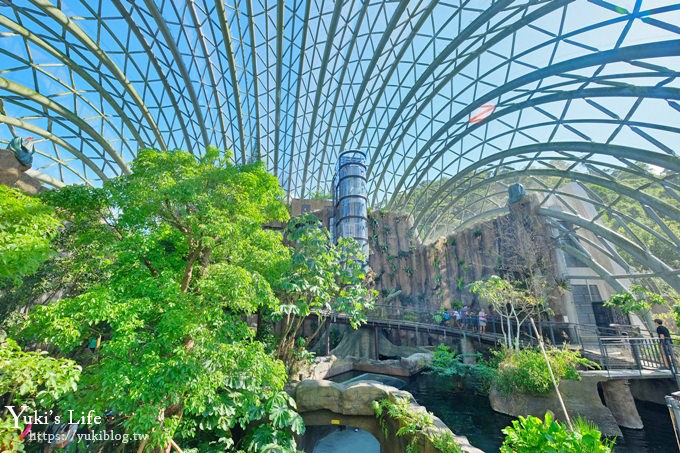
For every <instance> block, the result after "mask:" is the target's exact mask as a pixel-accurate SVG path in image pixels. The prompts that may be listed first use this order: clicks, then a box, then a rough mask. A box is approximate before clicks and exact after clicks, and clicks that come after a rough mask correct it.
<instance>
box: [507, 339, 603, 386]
mask: <svg viewBox="0 0 680 453" xmlns="http://www.w3.org/2000/svg"><path fill="white" fill-rule="evenodd" d="M546 353H547V355H548V360H549V361H550V366H551V367H552V370H553V373H554V374H555V379H557V381H558V383H559V381H560V380H561V379H568V380H574V381H580V380H581V377H580V375H579V374H578V369H579V367H597V364H596V363H595V362H592V361H590V360H588V359H586V358H583V357H581V354H580V353H579V352H578V351H572V350H569V349H566V348H563V349H559V348H550V349H547V350H546ZM496 354H497V359H498V360H499V364H498V371H497V374H496V380H495V382H494V385H495V387H496V388H497V389H498V390H500V391H501V392H502V393H505V394H510V393H511V392H519V393H525V394H529V395H545V394H547V393H550V392H551V391H552V390H553V384H552V380H551V379H550V371H549V370H548V366H547V365H546V363H545V359H544V357H543V354H542V353H541V351H540V350H538V349H522V350H519V351H513V350H510V349H503V350H501V351H498V352H497V353H496Z"/></svg>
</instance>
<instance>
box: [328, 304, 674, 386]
mask: <svg viewBox="0 0 680 453" xmlns="http://www.w3.org/2000/svg"><path fill="white" fill-rule="evenodd" d="M327 314H328V315H330V320H331V322H338V321H340V320H341V318H342V315H340V314H336V313H332V312H331V313H327ZM367 315H368V319H369V324H373V325H375V326H377V327H384V328H392V329H394V328H397V329H398V328H405V327H409V328H414V329H415V330H416V331H418V329H422V330H423V331H433V332H434V331H440V330H441V331H442V332H441V333H444V334H445V335H446V334H447V333H448V334H458V335H463V336H475V335H476V336H479V337H480V341H481V340H482V339H483V340H485V341H486V340H488V341H500V340H501V339H502V338H503V335H504V333H505V334H506V335H507V333H508V332H509V333H510V337H511V339H512V340H513V341H514V339H515V335H516V332H517V323H516V322H513V321H512V320H511V322H510V324H509V326H508V323H507V319H504V320H501V319H500V318H499V317H497V316H494V315H493V314H488V315H487V323H486V329H485V332H484V333H482V332H480V329H479V327H478V326H475V324H472V323H471V324H469V325H465V324H463V323H462V322H457V321H456V320H454V319H449V320H447V321H445V322H444V321H443V320H442V318H441V314H439V313H437V312H433V311H430V310H422V309H405V308H403V307H400V306H392V305H381V304H376V305H375V306H374V308H373V309H372V310H370V311H368V312H367ZM334 318H335V321H333V319H334ZM537 328H538V330H539V333H540V335H541V336H542V337H543V341H544V342H546V343H547V344H553V345H556V346H561V345H567V346H572V347H578V348H579V349H580V350H581V351H582V352H583V354H584V355H585V356H586V357H588V358H590V359H591V360H594V361H596V362H599V365H600V366H601V367H602V369H605V370H609V371H612V370H636V371H638V372H640V373H642V370H670V371H671V372H672V373H673V374H677V373H678V371H680V367H678V364H677V359H676V357H680V355H679V354H678V353H677V352H676V351H675V350H674V347H673V345H671V344H667V343H664V342H663V340H661V339H659V338H650V337H643V333H642V332H641V331H640V329H639V328H638V327H636V326H630V325H610V326H609V327H602V326H597V325H590V324H573V323H564V322H555V321H541V322H539V323H537ZM531 329H532V328H531V324H530V323H528V322H525V323H523V324H522V325H520V326H519V331H520V342H521V343H522V344H523V345H536V344H537V343H538V341H537V338H536V335H535V333H534V332H533V331H532V330H531ZM435 333H437V332H435ZM678 352H680V351H678Z"/></svg>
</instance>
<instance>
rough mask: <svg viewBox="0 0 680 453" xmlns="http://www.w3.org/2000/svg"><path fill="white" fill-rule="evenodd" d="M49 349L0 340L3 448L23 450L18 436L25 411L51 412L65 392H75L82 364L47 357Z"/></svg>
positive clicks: (0, 434) (0, 438)
mask: <svg viewBox="0 0 680 453" xmlns="http://www.w3.org/2000/svg"><path fill="white" fill-rule="evenodd" d="M46 354H47V353H46V352H43V351H41V352H23V351H22V350H21V348H19V346H18V345H17V343H16V342H15V341H14V340H12V339H10V338H5V339H3V340H0V370H2V372H0V397H2V401H3V405H2V407H3V412H2V416H0V450H2V451H3V452H5V451H24V448H23V443H22V442H21V440H20V438H19V434H20V432H21V430H22V429H24V428H25V426H24V423H23V418H22V417H21V414H22V412H25V413H29V414H32V413H33V412H34V411H37V412H38V413H40V414H43V413H48V412H49V410H50V408H51V407H52V406H53V405H54V403H55V401H57V400H58V399H59V398H60V397H61V396H62V395H63V394H65V393H68V392H71V391H75V390H76V388H77V382H78V378H79V377H80V366H78V365H76V363H75V362H74V361H72V360H68V359H55V358H51V357H46V356H45V355H46Z"/></svg>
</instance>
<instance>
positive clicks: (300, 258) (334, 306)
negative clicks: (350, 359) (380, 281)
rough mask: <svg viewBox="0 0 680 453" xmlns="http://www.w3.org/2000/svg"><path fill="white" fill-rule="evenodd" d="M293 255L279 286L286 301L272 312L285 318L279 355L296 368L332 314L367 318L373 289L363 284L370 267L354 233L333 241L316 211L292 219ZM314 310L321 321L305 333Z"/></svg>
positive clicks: (354, 319) (352, 320)
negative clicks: (365, 265)
mask: <svg viewBox="0 0 680 453" xmlns="http://www.w3.org/2000/svg"><path fill="white" fill-rule="evenodd" d="M285 240H286V242H287V243H288V244H289V245H290V249H291V260H290V262H289V263H290V264H289V266H288V268H287V269H286V271H285V272H284V273H283V274H282V275H281V278H280V279H278V280H277V282H276V284H275V286H274V289H275V292H276V294H277V295H278V296H279V298H280V301H281V304H280V305H279V307H278V309H277V310H276V311H275V312H274V313H273V319H275V320H280V321H281V322H280V325H279V327H280V335H279V340H278V343H277V348H276V354H277V357H279V358H281V360H283V361H284V363H285V364H286V366H287V367H288V370H289V371H290V372H291V373H292V372H295V367H296V366H297V365H298V364H299V359H300V358H301V354H300V353H301V352H302V353H304V352H305V351H306V350H307V347H308V346H309V345H310V343H311V342H312V341H313V340H314V339H316V338H317V337H318V336H319V333H320V332H321V329H322V328H323V327H324V325H325V321H326V318H327V317H328V316H329V315H330V314H331V313H336V314H337V313H342V314H343V315H345V316H347V317H348V320H349V322H350V324H351V325H352V327H354V328H357V327H358V326H359V325H360V324H362V323H363V322H365V321H366V314H365V311H366V310H367V309H370V308H371V307H372V303H373V297H374V295H375V294H374V291H372V290H370V289H368V288H367V287H366V286H365V285H364V281H365V279H366V271H365V269H364V266H363V262H364V261H365V259H366V257H364V256H362V252H361V247H360V246H359V244H358V243H357V242H356V241H355V240H354V239H351V238H339V239H338V243H337V244H333V243H331V242H330V240H329V236H328V230H326V228H324V227H323V226H322V225H321V222H320V221H319V219H318V218H317V217H316V216H314V215H313V214H305V215H303V216H300V217H296V218H294V219H292V220H291V221H290V222H289V224H288V225H287V227H286V230H285ZM310 315H312V316H313V317H314V318H315V320H316V325H315V327H314V328H313V329H312V331H311V332H309V333H307V334H306V335H304V336H303V335H302V333H303V326H304V322H305V320H306V319H308V317H309V316H310Z"/></svg>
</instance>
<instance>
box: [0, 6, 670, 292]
mask: <svg viewBox="0 0 680 453" xmlns="http://www.w3.org/2000/svg"><path fill="white" fill-rule="evenodd" d="M678 24H680V3H678V2H675V1H663V0H657V1H653V2H652V1H646V2H643V1H634V0H630V1H626V0H608V1H607V0H589V1H585V0H577V1H573V0H544V1H540V0H530V1H529V0H527V1H512V0H496V1H484V0H474V1H471V0H458V1H446V2H445V1H439V0H410V1H401V2H400V1H393V2H387V1H368V0H366V1H357V0H345V1H336V2H330V1H323V0H317V1H305V0H289V1H283V0H279V1H260V0H236V1H228V2H222V1H219V0H218V1H209V0H205V1H199V0H188V1H185V2H179V1H167V0H164V1H161V0H144V1H136V2H128V1H124V0H98V1H97V0H81V1H78V0H61V1H57V2H56V3H53V2H52V1H50V0H3V1H2V2H0V42H1V43H2V45H1V46H0V143H7V142H8V141H9V140H10V139H11V138H12V137H13V136H15V135H16V136H23V137H26V136H32V137H33V138H34V139H35V140H36V149H37V151H38V154H37V155H36V157H35V160H34V169H35V170H37V171H38V172H39V176H40V177H41V179H42V180H43V181H44V182H45V183H47V184H49V185H55V186H58V185H61V184H78V183H86V184H93V185H98V184H100V183H101V181H102V180H104V179H106V178H110V177H113V176H116V175H120V174H124V173H126V172H129V167H128V165H127V163H128V162H130V161H131V160H132V159H133V158H134V156H135V153H136V151H137V150H138V149H140V148H143V147H155V148H161V149H173V148H180V149H185V150H190V151H192V152H194V153H196V154H200V153H202V152H203V150H204V149H205V147H206V146H207V145H214V146H216V147H218V148H220V149H229V150H232V151H233V153H234V156H235V159H236V161H237V162H247V161H252V160H257V159H259V160H262V161H263V162H265V163H266V165H267V167H268V168H269V169H270V170H271V171H272V172H273V173H275V174H276V175H277V176H278V177H279V179H280V181H281V185H282V187H283V188H284V189H285V190H286V191H287V193H289V194H290V195H291V196H293V197H301V198H304V197H310V196H319V194H325V193H329V192H330V184H331V181H332V176H333V171H334V165H335V161H336V159H337V156H338V154H339V153H340V152H341V151H342V150H345V149H361V150H363V151H365V152H366V153H367V154H368V159H367V161H368V180H369V202H370V204H371V205H372V206H373V207H375V208H379V207H386V208H390V209H399V210H403V211H406V212H408V213H411V214H413V216H414V218H415V220H416V222H417V224H418V225H419V227H420V228H421V231H422V233H423V235H424V236H425V237H427V238H433V237H435V236H436V235H438V234H440V233H442V232H450V231H454V230H456V229H459V228H463V227H466V226H469V225H471V224H473V223H475V222H478V221H480V220H482V219H484V218H488V217H490V216H493V215H497V213H498V212H501V211H503V210H504V209H506V208H505V203H506V199H507V197H506V195H505V191H506V190H507V186H508V185H510V184H512V183H515V182H518V181H521V182H522V183H523V184H524V185H525V186H526V187H527V190H528V191H529V192H530V193H533V194H535V195H537V196H539V197H540V199H541V200H543V202H542V203H541V209H542V214H544V215H546V216H547V217H550V218H552V219H553V220H555V221H556V222H562V223H563V224H569V225H576V226H577V227H578V228H584V229H587V230H589V231H591V232H595V234H596V235H597V236H599V237H603V238H606V239H608V240H609V241H613V243H615V244H616V247H617V248H619V249H621V248H623V249H624V250H626V252H627V253H628V255H630V256H633V257H635V256H637V255H638V254H640V257H641V259H640V260H637V261H638V262H637V264H636V266H635V268H636V269H642V270H643V271H642V272H643V274H644V272H648V271H649V272H652V273H653V274H655V275H662V276H663V277H664V279H666V280H667V281H669V282H671V283H672V285H673V286H674V287H675V288H676V289H679V288H680V277H679V276H678V272H677V268H678V267H679V266H680V264H679V263H677V262H675V261H674V259H673V258H672V257H671V258H665V259H661V258H658V257H655V256H654V255H653V254H651V253H650V251H649V246H648V241H645V240H644V238H640V237H638V236H639V234H636V231H637V230H634V229H631V228H630V227H628V225H629V224H632V223H633V224H634V222H636V221H639V219H637V218H635V217H634V216H631V211H630V209H628V210H626V209H623V208H622V203H628V204H630V203H633V204H635V206H636V207H637V208H639V212H640V213H643V212H644V213H646V219H652V222H653V225H652V226H650V225H649V223H645V222H639V223H642V225H638V226H637V227H639V228H640V229H641V230H642V231H646V232H647V233H649V234H652V235H653V236H654V237H655V238H657V239H658V240H659V241H661V243H662V244H665V245H666V246H667V247H669V248H670V249H676V250H677V249H678V248H679V247H680V241H679V240H678V236H677V235H678V234H680V228H679V227H678V224H679V221H680V196H679V195H678V194H679V193H680V192H679V191H678V187H679V186H680V180H679V179H678V171H679V170H680V160H679V159H678V151H677V150H678V143H680V83H679V80H678V71H679V70H680V26H678ZM568 184H572V187H571V188H569V187H568ZM573 184H577V185H578V187H579V188H578V189H574V188H573ZM585 199H587V200H589V202H591V203H592V204H593V207H594V209H595V211H596V212H595V213H594V214H593V216H590V217H589V218H584V217H583V216H581V215H579V214H578V213H577V212H573V211H572V212H570V209H569V206H570V205H572V204H573V203H574V202H577V201H578V200H581V201H583V200H585ZM548 200H558V202H557V204H558V205H560V206H561V207H562V208H561V209H555V208H554V206H553V207H549V206H548V205H549V204H550V203H552V205H554V204H555V203H554V202H549V201H548ZM627 206H628V205H627ZM603 216H607V218H608V219H610V220H612V219H613V220H612V221H613V222H616V221H619V222H620V225H621V226H620V228H619V227H616V226H612V224H611V222H610V223H609V224H608V226H606V227H605V226H602V222H599V220H598V219H600V218H601V217H603ZM636 225H637V224H636ZM578 228H576V229H572V228H567V230H569V231H570V232H571V233H569V234H577V235H578ZM599 228H603V230H599ZM610 254H611V255H612V256H615V253H610Z"/></svg>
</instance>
